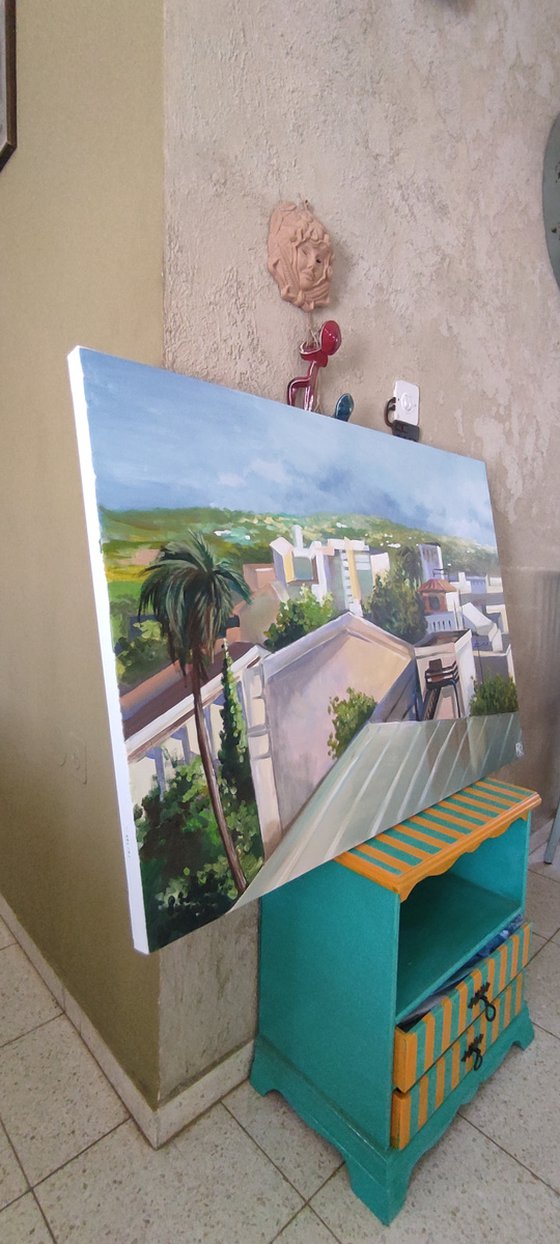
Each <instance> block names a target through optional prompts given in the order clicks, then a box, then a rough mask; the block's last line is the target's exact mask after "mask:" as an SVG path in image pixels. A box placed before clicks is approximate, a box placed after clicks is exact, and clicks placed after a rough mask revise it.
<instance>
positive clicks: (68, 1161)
mask: <svg viewBox="0 0 560 1244" xmlns="http://www.w3.org/2000/svg"><path fill="white" fill-rule="evenodd" d="M131 1122H132V1123H134V1119H130V1118H128V1119H121V1122H120V1123H116V1124H115V1126H114V1127H110V1128H108V1130H107V1131H106V1132H103V1135H102V1136H98V1137H97V1139H96V1140H92V1141H90V1143H89V1145H84V1147H83V1149H79V1150H78V1152H77V1153H73V1154H72V1157H71V1158H66V1161H65V1162H61V1163H60V1166H55V1168H54V1170H52V1171H49V1173H48V1175H43V1176H42V1178H41V1179H37V1180H36V1181H35V1183H31V1181H30V1188H31V1191H32V1192H35V1190H36V1189H37V1188H42V1186H43V1184H46V1183H47V1182H48V1180H49V1179H52V1177H53V1175H58V1174H60V1171H63V1170H64V1168H65V1167H66V1166H70V1164H71V1162H75V1161H76V1159H77V1158H83V1156H84V1153H89V1150H90V1149H93V1148H95V1145H98V1144H100V1142H101V1141H102V1140H106V1139H107V1137H108V1136H112V1135H113V1132H118V1130H119V1127H124V1125H125V1124H126V1123H131ZM134 1126H135V1127H136V1128H137V1130H138V1131H139V1132H140V1129H139V1128H138V1127H137V1124H136V1123H134ZM140 1135H142V1133H141V1132H140ZM146 1144H149V1141H146ZM150 1148H151V1146H150Z"/></svg>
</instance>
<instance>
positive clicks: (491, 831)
mask: <svg viewBox="0 0 560 1244" xmlns="http://www.w3.org/2000/svg"><path fill="white" fill-rule="evenodd" d="M510 789H511V788H510ZM540 802H541V798H540V795H537V794H536V792H535V791H527V790H523V798H521V799H520V800H519V801H518V802H517V803H515V804H511V805H510V807H509V808H504V810H503V812H498V814H497V815H496V816H491V817H489V818H488V820H486V821H484V823H483V824H482V825H475V826H473V829H472V833H470V834H468V835H465V834H463V835H461V838H460V839H458V840H455V841H453V842H446V843H442V845H441V850H439V851H438V852H436V854H434V855H428V856H426V857H425V859H424V860H422V861H420V862H418V863H417V864H414V863H411V864H410V865H407V864H405V865H404V871H402V872H400V873H399V874H398V875H397V874H395V873H388V872H385V871H384V869H382V868H380V867H379V865H377V864H375V863H374V861H373V859H371V860H367V859H365V858H364V857H363V856H359V855H354V854H352V852H350V851H344V852H343V853H342V855H337V856H336V862H337V863H338V864H342V865H343V867H344V868H349V869H350V870H351V871H352V872H355V873H359V874H360V876H362V877H366V878H367V880H368V881H374V882H375V883H376V884H377V885H380V886H383V888H384V889H385V890H391V891H392V892H393V893H394V894H398V895H399V898H400V900H401V902H402V903H404V902H405V901H406V899H407V898H408V896H409V894H410V893H411V891H412V890H413V889H414V887H415V886H416V885H418V883H419V882H420V881H424V880H425V879H426V877H439V876H440V875H441V873H444V872H447V871H448V869H449V868H451V865H452V864H454V863H455V861H456V860H458V859H459V858H460V857H461V855H466V854H470V853H471V852H472V851H475V850H476V848H477V847H479V846H480V844H481V842H484V841H485V840H486V839H488V838H498V837H499V835H500V834H503V833H505V831H506V829H509V827H510V825H512V824H513V822H514V821H517V820H520V819H523V820H527V817H528V815H529V813H530V812H531V810H532V809H533V808H537V807H538V806H539V804H540ZM436 806H437V805H436ZM426 811H428V812H429V811H430V809H426ZM405 828H406V827H405ZM441 830H442V832H445V826H444V825H443V823H442V825H441ZM384 832H385V833H386V832H388V831H384ZM373 841H375V839H374V840H373ZM387 846H388V847H390V843H387ZM359 849H360V848H359V847H358V848H357V850H359ZM368 854H369V853H368ZM387 859H388V857H387Z"/></svg>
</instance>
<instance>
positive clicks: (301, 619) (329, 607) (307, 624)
mask: <svg viewBox="0 0 560 1244" xmlns="http://www.w3.org/2000/svg"><path fill="white" fill-rule="evenodd" d="M333 617H334V607H333V600H332V596H325V598H324V600H317V597H316V596H314V595H313V592H312V591H311V588H310V587H303V588H302V589H301V591H300V594H299V596H296V597H295V598H294V599H293V600H286V601H283V603H282V604H281V605H280V609H279V610H278V615H277V617H276V621H275V622H273V623H272V624H271V625H270V626H269V628H268V630H267V632H266V634H265V637H264V642H265V644H266V647H267V648H268V650H269V652H278V651H279V649H280V648H287V647H288V644H293V643H295V640H296V639H301V638H302V636H303V635H308V634H309V633H310V631H316V630H317V628H318V627H319V626H323V625H324V623H325V622H330V621H331V620H332V618H333Z"/></svg>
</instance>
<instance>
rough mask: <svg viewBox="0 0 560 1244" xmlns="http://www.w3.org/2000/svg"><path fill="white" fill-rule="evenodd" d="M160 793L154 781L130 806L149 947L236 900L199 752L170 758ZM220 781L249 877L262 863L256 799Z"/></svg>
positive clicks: (211, 917)
mask: <svg viewBox="0 0 560 1244" xmlns="http://www.w3.org/2000/svg"><path fill="white" fill-rule="evenodd" d="M172 770H173V771H172V775H171V777H170V778H169V780H168V782H167V784H166V787H165V790H163V791H162V790H160V787H159V785H158V783H157V781H154V782H153V784H152V787H151V789H150V790H149V791H148V793H147V794H146V795H145V796H144V798H143V799H142V803H141V805H140V806H138V807H136V808H135V810H134V817H135V822H136V835H137V840H138V848H139V855H140V868H141V873H142V888H143V892H144V906H145V911H146V923H147V927H148V940H149V945H150V950H158V949H159V948H160V947H161V946H165V945H166V944H167V942H169V941H173V940H174V938H176V937H182V936H183V935H184V934H185V933H190V932H192V930H193V929H198V928H201V926H202V925H204V924H208V922H209V921H211V920H215V919H216V917H217V916H221V915H223V913H224V912H226V911H228V910H229V908H230V907H232V906H233V904H234V903H235V901H236V899H237V894H238V891H237V888H236V886H235V883H234V881H233V878H232V875H231V871H230V869H229V866H228V862H227V859H226V857H225V855H224V848H223V842H222V838H221V836H220V833H219V831H218V826H217V823H216V817H215V815H214V810H213V808H212V804H211V803H210V796H209V794H208V784H207V781H206V777H205V775H204V770H203V768H202V764H201V761H200V757H199V756H196V757H195V758H194V759H193V760H191V761H189V763H188V764H180V763H178V762H177V761H175V762H172ZM219 781H220V789H221V796H222V804H223V807H224V813H225V817H226V820H227V823H228V826H230V829H231V833H232V837H233V840H234V842H235V848H236V851H237V854H238V856H239V858H240V861H241V866H242V869H243V873H244V876H245V877H246V879H247V882H250V881H252V880H253V877H255V876H256V874H257V872H258V871H259V868H260V867H261V864H262V855H263V852H262V842H261V836H260V829H259V822H258V816H257V808H256V804H255V802H254V801H252V802H251V803H240V802H239V798H238V795H237V791H235V790H233V788H230V787H228V786H227V785H226V784H225V783H223V781H222V779H221V778H220V779H219Z"/></svg>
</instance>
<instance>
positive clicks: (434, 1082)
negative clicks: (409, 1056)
mask: <svg viewBox="0 0 560 1244" xmlns="http://www.w3.org/2000/svg"><path fill="white" fill-rule="evenodd" d="M522 1002H523V973H522V972H520V973H519V976H517V977H516V979H515V980H514V981H513V982H512V983H511V985H508V986H507V988H506V989H505V990H504V992H503V993H502V994H500V996H499V998H496V999H495V1006H496V1018H495V1019H494V1020H493V1021H489V1020H487V1019H486V1018H485V1016H482V1017H481V1018H480V1019H477V1020H476V1021H475V1023H474V1024H471V1025H470V1026H469V1028H467V1030H466V1032H464V1033H463V1035H462V1036H461V1037H459V1039H458V1040H457V1041H455V1043H454V1045H452V1046H451V1048H450V1049H448V1050H447V1053H445V1054H444V1055H443V1056H442V1057H441V1058H440V1059H438V1061H437V1063H434V1066H433V1067H431V1068H430V1070H429V1071H428V1072H426V1075H424V1076H422V1078H421V1079H420V1080H419V1081H418V1083H417V1084H415V1085H414V1088H412V1089H411V1090H410V1092H409V1093H401V1092H399V1090H398V1089H396V1090H395V1092H394V1093H393V1103H392V1110H391V1144H392V1145H393V1147H394V1148H395V1149H404V1148H405V1146H406V1145H407V1144H408V1142H409V1141H410V1140H412V1137H413V1136H415V1135H416V1133H417V1132H419V1131H420V1128H422V1127H424V1124H425V1123H427V1121H428V1119H429V1118H430V1116H431V1115H432V1114H434V1112H435V1111H436V1110H437V1109H438V1107H439V1106H441V1104H442V1102H443V1101H444V1100H445V1098H446V1097H448V1096H449V1094H450V1093H452V1092H453V1089H455V1088H457V1085H458V1084H459V1083H460V1081H461V1080H463V1079H464V1077H465V1076H467V1075H470V1073H471V1072H472V1071H473V1070H474V1062H475V1058H474V1055H471V1056H470V1057H467V1058H466V1059H465V1058H464V1055H465V1054H466V1052H467V1050H468V1048H469V1046H470V1045H471V1043H472V1042H473V1041H475V1040H476V1038H479V1042H478V1048H479V1050H480V1053H481V1054H482V1056H483V1057H484V1053H485V1051H486V1050H487V1049H488V1047H489V1046H490V1045H492V1044H493V1042H494V1041H495V1040H496V1038H497V1037H498V1036H499V1035H500V1033H501V1032H503V1031H504V1030H505V1029H506V1028H507V1027H508V1025H509V1024H510V1023H511V1021H512V1019H513V1018H514V1016H515V1015H518V1014H519V1012H520V1010H521V1005H522ZM480 1038H482V1039H481V1040H480Z"/></svg>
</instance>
